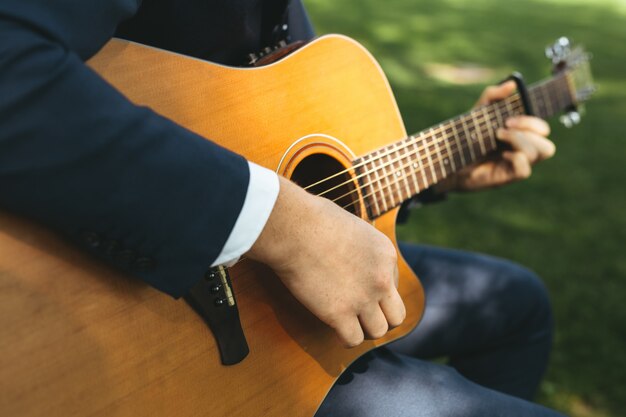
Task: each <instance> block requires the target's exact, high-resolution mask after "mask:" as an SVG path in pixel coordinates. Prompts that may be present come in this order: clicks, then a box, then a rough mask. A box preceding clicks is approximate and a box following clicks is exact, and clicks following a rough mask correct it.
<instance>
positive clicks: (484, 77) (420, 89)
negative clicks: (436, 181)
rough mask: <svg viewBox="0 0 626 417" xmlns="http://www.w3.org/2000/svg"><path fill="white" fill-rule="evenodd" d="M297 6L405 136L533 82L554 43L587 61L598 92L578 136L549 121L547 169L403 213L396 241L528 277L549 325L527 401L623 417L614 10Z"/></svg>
mask: <svg viewBox="0 0 626 417" xmlns="http://www.w3.org/2000/svg"><path fill="white" fill-rule="evenodd" d="M305 3H306V5H307V7H308V9H309V11H310V13H311V15H312V18H313V21H314V22H315V26H316V29H317V31H318V33H320V34H322V33H331V32H334V33H343V34H346V35H349V36H351V37H353V38H355V39H357V40H359V41H360V42H362V43H363V44H364V45H365V46H366V47H367V48H368V49H369V50H370V51H371V52H372V53H373V54H374V56H375V57H377V59H378V60H379V61H380V63H381V64H382V66H383V68H384V69H385V71H386V73H387V75H388V77H389V79H390V82H391V84H392V87H393V89H394V91H395V94H396V97H397V100H398V103H399V106H400V109H401V110H402V113H403V116H404V120H405V123H406V125H407V129H408V131H409V132H416V131H420V130H423V129H425V128H427V127H429V126H432V125H434V124H436V123H438V122H440V121H443V120H445V119H447V118H449V117H451V116H454V115H456V114H459V113H462V112H464V111H466V110H467V109H468V108H469V107H470V106H471V105H472V104H473V103H474V101H475V100H476V99H477V98H478V96H479V94H480V92H481V91H482V89H483V87H484V86H485V85H486V84H488V83H496V82H498V81H499V80H500V79H502V78H504V77H505V76H507V75H508V74H509V73H510V72H512V71H513V70H519V71H521V72H523V73H524V75H525V77H526V79H527V80H528V81H532V82H534V81H537V80H539V79H541V78H544V77H546V76H547V75H548V73H549V70H550V65H549V63H548V60H547V59H545V58H544V55H543V49H544V47H545V46H546V45H547V44H549V43H552V42H554V40H556V39H557V38H558V37H559V36H561V35H566V36H568V37H570V38H571V39H572V40H573V41H577V42H580V43H582V44H584V45H585V46H586V47H587V49H588V50H589V51H591V52H592V53H593V55H594V60H593V62H592V67H593V70H594V74H595V77H596V82H597V84H598V86H599V88H600V90H599V92H598V93H597V94H596V95H595V96H594V98H593V99H592V100H591V101H590V102H589V103H588V105H587V114H586V115H585V116H584V118H583V122H582V124H581V125H580V126H578V127H576V128H574V129H571V130H568V129H565V128H563V127H562V126H560V125H559V124H558V122H556V121H553V123H552V126H553V134H552V138H553V139H554V140H555V142H556V143H557V148H558V151H557V154H556V156H555V158H554V159H552V160H550V161H548V162H545V163H543V164H541V165H540V166H537V167H536V169H535V172H534V174H533V176H532V177H531V179H530V180H528V181H524V182H522V183H518V184H514V185H511V186H508V187H505V188H502V189H498V190H494V191H488V192H482V193H473V194H466V195H453V196H450V198H449V200H448V201H447V202H445V203H442V204H436V205H433V206H430V207H426V208H422V209H419V210H416V211H414V212H413V215H412V216H411V219H410V221H409V224H408V225H406V226H402V227H401V228H400V230H399V235H400V237H401V238H403V239H406V240H411V241H415V242H423V243H429V244H435V245H441V246H449V247H454V248H462V249H467V250H473V251H479V252H485V253H490V254H494V255H497V256H502V257H505V258H508V259H512V260H515V261H517V262H520V263H522V264H524V265H526V266H529V267H530V268H532V269H534V270H535V271H537V272H538V273H539V275H541V276H542V277H543V278H544V280H545V282H546V284H547V286H548V288H549V290H550V292H551V294H552V299H553V303H554V309H555V315H556V326H557V333H556V340H555V347H554V352H553V356H552V361H551V365H550V368H549V371H548V374H547V376H546V378H545V380H544V382H543V384H542V386H541V390H540V393H539V397H538V400H539V401H540V402H541V403H543V404H546V405H548V406H550V407H553V408H556V409H558V410H561V411H563V412H565V413H567V414H569V415H571V416H574V417H586V416H599V417H604V416H610V417H618V416H624V415H626V414H625V413H626V411H624V410H625V409H626V309H625V308H624V304H625V302H626V300H625V298H626V282H625V278H626V256H625V255H624V251H625V249H626V248H625V246H624V243H626V193H625V188H626V186H625V184H626V169H625V167H626V139H625V138H624V137H623V133H622V132H623V131H624V126H623V125H624V122H625V120H626V74H625V72H626V0H573V1H567V0H510V1H502V0H472V1H467V0H465V1H464V0H341V1H339V0H305ZM476 66H478V67H483V68H482V69H480V68H478V69H477V68H476ZM467 68H473V70H472V71H469V73H466V72H465V71H458V70H459V69H467ZM468 76H469V77H468ZM474 76H476V78H475V79H472V77H474Z"/></svg>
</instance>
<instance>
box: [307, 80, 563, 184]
mask: <svg viewBox="0 0 626 417" xmlns="http://www.w3.org/2000/svg"><path fill="white" fill-rule="evenodd" d="M566 75H567V74H565V75H558V76H555V77H552V78H550V79H547V80H543V81H540V82H538V83H536V84H533V85H531V86H530V87H529V89H528V91H529V94H530V95H534V94H536V93H538V92H537V91H536V90H538V89H539V88H549V89H552V90H554V91H548V93H549V96H548V98H549V99H552V98H554V95H555V94H558V93H559V92H560V91H559V88H560V86H559V85H558V82H559V81H562V80H563V79H564V78H565V76H566ZM566 93H568V91H566ZM533 98H534V97H533ZM517 100H520V95H519V93H515V94H512V95H511V96H509V97H507V98H505V99H503V100H500V101H498V102H494V103H491V104H488V105H485V106H481V107H478V108H476V109H473V110H471V111H469V112H467V113H465V114H463V115H460V116H457V117H456V118H453V119H451V120H450V121H456V120H463V119H464V118H467V117H469V116H472V115H473V114H474V113H477V112H479V111H483V112H484V110H485V109H489V112H491V111H493V110H494V109H495V107H496V106H497V105H499V104H501V103H505V102H507V101H508V102H509V103H510V104H514V103H515V101H517ZM542 101H545V98H543V99H542ZM544 106H545V104H544ZM450 121H449V122H450ZM444 123H447V122H444ZM441 125H443V123H442V124H440V125H439V126H441ZM417 135H419V136H422V133H419V134H417ZM413 136H415V135H412V136H409V138H411V137H413ZM388 147H389V146H387V147H382V148H380V149H379V150H376V151H373V152H371V153H370V154H369V155H372V154H374V153H375V152H380V150H383V149H385V148H388ZM393 152H395V150H393V149H392V150H387V151H386V152H385V153H382V154H379V155H378V156H377V157H376V158H377V159H382V158H383V157H386V156H388V155H389V154H391V153H393ZM366 156H367V155H366ZM374 160H375V159H370V160H368V161H365V160H364V161H362V162H360V163H358V164H355V165H353V166H352V167H350V168H348V169H345V170H343V171H340V172H337V173H335V174H333V175H331V176H329V177H326V178H323V179H321V180H319V181H317V182H316V183H313V184H309V185H308V186H306V187H305V188H304V189H305V190H306V189H309V188H312V187H314V186H317V185H319V184H322V183H324V182H326V181H329V180H331V179H333V178H335V177H337V176H339V175H343V174H345V173H348V172H349V171H350V170H353V169H355V168H359V167H361V166H363V165H366V164H367V163H369V162H372V161H374Z"/></svg>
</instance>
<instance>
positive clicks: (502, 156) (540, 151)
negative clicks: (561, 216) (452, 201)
mask: <svg viewBox="0 0 626 417" xmlns="http://www.w3.org/2000/svg"><path fill="white" fill-rule="evenodd" d="M515 88H516V86H515V83H514V82H512V81H510V82H507V83H504V84H502V85H499V86H491V87H488V88H486V89H485V91H484V92H483V94H482V96H481V97H480V99H479V100H478V102H477V103H476V106H482V105H485V104H489V103H492V102H495V101H498V100H502V99H504V98H506V97H508V96H509V95H511V94H512V93H513V92H514V91H515ZM505 124H506V127H504V128H500V129H498V131H497V138H498V140H500V141H502V142H504V143H506V144H508V145H509V147H510V149H509V150H503V151H500V152H499V153H497V154H495V155H494V157H493V158H490V159H488V160H487V161H484V162H480V163H477V164H474V165H470V166H468V167H466V168H464V169H462V170H460V171H459V172H457V173H456V175H452V176H451V177H449V178H447V179H446V180H444V181H442V182H441V183H439V184H437V185H436V190H437V191H440V192H445V191H477V190H482V189H485V188H491V187H497V186H500V185H504V184H508V183H511V182H514V181H518V180H521V179H524V178H528V177H529V176H530V174H531V172H532V165H533V164H535V163H537V162H539V161H542V160H544V159H547V158H550V157H551V156H552V155H554V152H555V150H556V147H555V145H554V143H553V142H552V141H550V140H549V139H548V138H547V136H548V135H549V134H550V126H549V125H548V123H546V122H545V121H544V120H542V119H540V118H538V117H532V116H516V117H511V118H509V119H508V120H506V121H505Z"/></svg>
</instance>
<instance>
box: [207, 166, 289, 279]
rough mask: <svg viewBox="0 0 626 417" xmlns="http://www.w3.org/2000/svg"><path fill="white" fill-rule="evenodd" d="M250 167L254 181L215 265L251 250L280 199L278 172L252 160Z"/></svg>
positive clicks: (223, 263)
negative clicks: (277, 200)
mask: <svg viewBox="0 0 626 417" xmlns="http://www.w3.org/2000/svg"><path fill="white" fill-rule="evenodd" d="M248 166H249V167H250V182H249V183H248V191H247V192H246V198H245V200H244V202H243V207H242V208H241V212H240V213H239V217H238V218H237V221H236V222H235V226H234V227H233V230H232V231H231V232H230V236H228V239H227V240H226V244H225V245H224V247H223V248H222V252H220V254H219V255H218V257H217V259H216V260H215V261H214V262H213V265H211V266H212V267H213V266H217V265H226V266H230V265H233V264H234V263H235V262H237V260H239V258H240V257H241V255H243V254H244V253H246V252H248V251H249V250H250V248H251V247H252V245H253V244H254V242H256V240H257V239H258V237H259V235H260V234H261V231H262V230H263V227H265V223H267V219H268V218H269V217H270V213H271V212H272V209H273V208H274V203H276V199H277V198H278V191H279V189H280V185H279V182H278V175H276V173H275V172H274V171H270V170H269V169H267V168H263V167H262V166H260V165H257V164H255V163H253V162H250V161H248Z"/></svg>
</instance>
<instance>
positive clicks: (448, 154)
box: [318, 114, 498, 202]
mask: <svg viewBox="0 0 626 417" xmlns="http://www.w3.org/2000/svg"><path fill="white" fill-rule="evenodd" d="M491 116H494V115H491ZM496 116H498V115H497V114H496ZM481 119H482V120H480V121H479V122H478V123H477V127H478V128H479V129H480V130H479V132H480V133H479V136H480V138H479V140H481V141H484V139H485V138H483V137H482V133H486V134H489V133H490V130H491V131H493V129H490V126H489V124H491V123H493V122H494V120H493V118H492V117H490V118H489V119H487V117H486V116H485V115H483V116H481ZM483 127H487V131H483ZM438 133H440V134H442V136H440V137H439V138H437V137H436V136H435V139H436V140H437V141H436V142H431V143H430V144H429V145H428V146H426V147H425V148H421V149H420V150H424V149H426V150H430V148H431V147H435V148H436V149H435V151H436V153H438V154H439V157H437V159H436V160H434V161H432V164H428V163H424V160H427V159H428V158H422V159H420V160H419V161H417V160H415V159H410V158H411V157H413V156H414V155H416V154H418V153H419V154H420V156H422V155H421V152H414V153H408V152H405V153H404V155H402V156H400V157H399V158H397V159H396V160H394V163H395V162H403V161H404V160H406V159H408V163H406V164H404V165H401V166H399V167H396V166H394V167H393V168H394V169H395V171H394V172H393V173H391V174H390V173H385V177H386V178H389V177H391V178H394V179H396V178H400V179H403V180H404V181H405V186H406V188H408V189H409V190H410V188H411V187H410V186H409V183H408V178H409V175H410V176H413V177H414V178H415V181H414V183H415V186H416V188H417V192H419V188H420V187H419V181H418V179H417V177H416V175H415V171H414V170H412V171H410V174H409V175H405V176H404V177H398V175H397V173H399V172H404V173H405V174H406V172H405V171H406V170H405V168H408V167H411V166H413V167H415V165H417V166H418V167H421V168H422V172H418V174H420V176H421V177H422V182H423V183H424V184H428V183H429V182H430V181H429V180H428V176H427V175H425V174H424V171H425V170H426V169H427V168H431V167H435V165H436V164H437V163H438V164H439V170H440V171H441V173H442V174H443V175H442V177H441V178H442V179H443V178H445V177H447V176H448V175H450V174H449V173H448V169H447V168H445V166H446V165H447V163H446V160H448V161H450V163H451V164H453V165H456V163H455V162H454V156H455V155H457V154H460V153H461V152H463V151H466V150H467V149H468V148H467V147H463V146H461V147H460V148H459V146H458V145H457V144H455V143H452V144H450V140H449V139H450V137H449V136H446V135H448V134H449V133H452V127H447V128H446V129H445V130H442V131H440V132H438ZM489 138H491V139H492V140H495V139H493V136H489V137H488V139H489ZM442 143H443V145H446V146H445V148H447V149H444V148H443V147H442ZM466 143H467V144H468V145H470V146H472V145H475V144H476V143H477V142H476V141H475V139H472V140H471V141H466ZM493 143H494V144H495V142H493ZM407 148H408V147H404V148H399V149H398V150H404V151H406V149H407ZM494 149H495V146H494ZM491 150H492V149H490V150H489V151H491ZM434 153H435V152H432V154H434ZM481 153H482V155H485V154H486V152H481ZM380 168H381V167H377V168H376V170H379V171H380ZM461 168H463V166H461ZM456 171H457V168H456V167H453V168H452V170H451V171H450V172H451V173H453V172H456ZM368 175H369V174H368ZM437 177H438V175H435V176H434V177H433V180H434V181H438V180H439V178H437ZM352 182H354V181H353V180H350V181H346V182H345V183H343V184H340V185H346V184H349V183H352ZM375 182H380V180H376V181H371V182H369V183H366V184H363V185H362V186H361V189H364V188H366V187H367V186H369V185H372V184H373V183H375ZM399 182H400V181H399V180H398V181H396V183H399ZM430 185H432V184H430ZM334 188H338V187H334ZM331 190H332V189H331ZM327 191H328V190H327ZM327 191H325V192H324V193H326V192H327ZM379 191H380V189H378V190H375V191H374V192H373V193H371V194H369V195H375V194H376V192H379ZM354 192H355V191H354V190H352V191H348V192H347V193H344V194H343V195H341V196H339V197H336V198H335V199H333V200H332V201H333V202H337V201H339V200H341V199H342V198H345V197H347V196H349V195H350V194H353V193H354ZM324 193H322V194H324ZM322 194H318V195H322ZM369 195H367V196H369ZM411 195H412V194H411ZM367 196H364V197H363V198H366V197H367ZM401 198H402V196H401Z"/></svg>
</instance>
